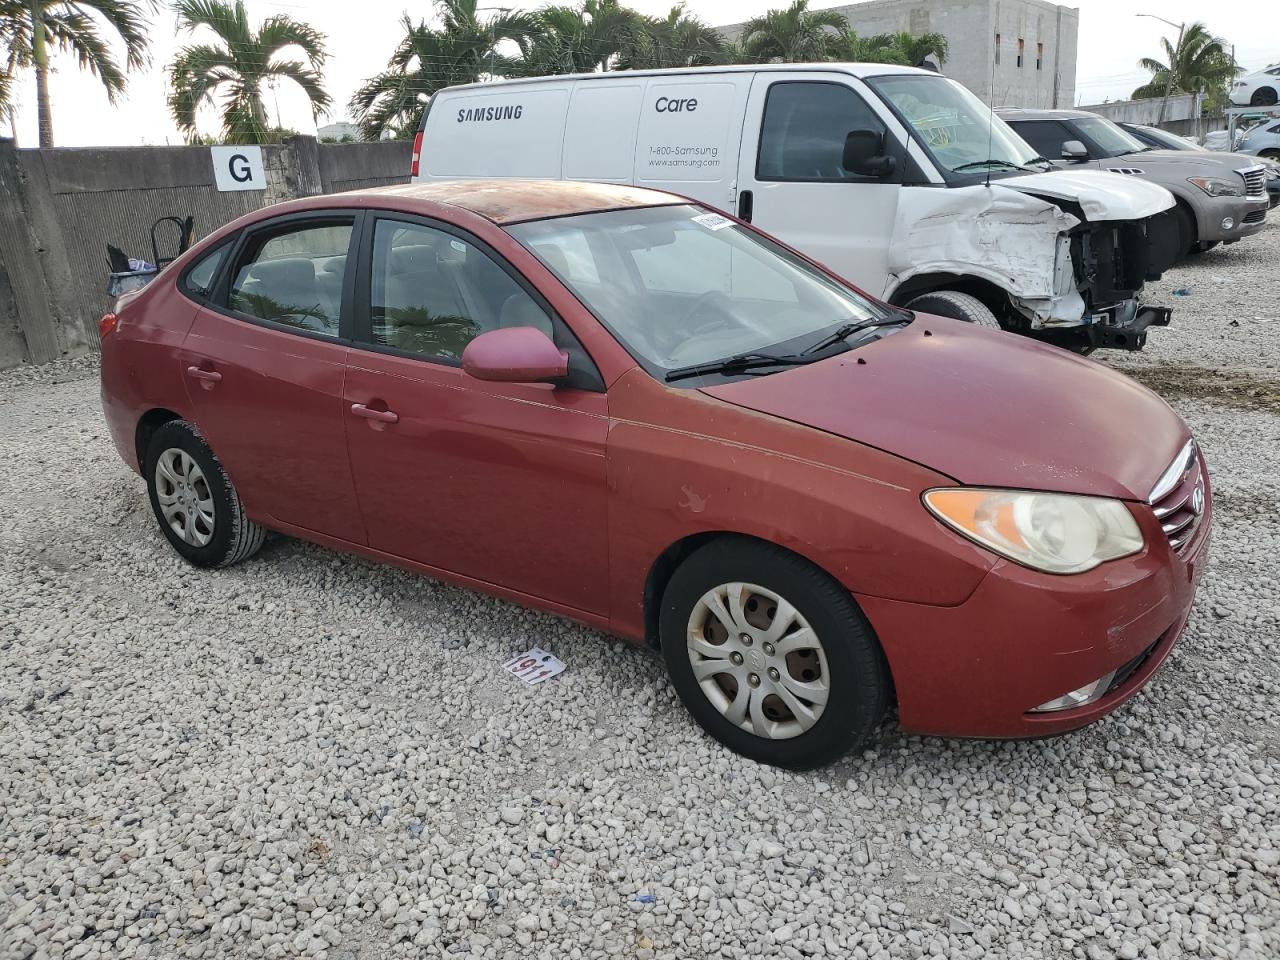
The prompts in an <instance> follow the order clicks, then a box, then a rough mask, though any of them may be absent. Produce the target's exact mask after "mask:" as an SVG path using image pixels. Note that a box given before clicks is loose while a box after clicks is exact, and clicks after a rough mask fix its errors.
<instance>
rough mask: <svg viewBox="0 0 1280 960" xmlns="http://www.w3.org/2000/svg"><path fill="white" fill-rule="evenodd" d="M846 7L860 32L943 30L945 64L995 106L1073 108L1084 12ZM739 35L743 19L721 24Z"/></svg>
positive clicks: (893, 0)
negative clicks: (946, 43) (1081, 14)
mask: <svg viewBox="0 0 1280 960" xmlns="http://www.w3.org/2000/svg"><path fill="white" fill-rule="evenodd" d="M831 9H834V10H837V11H839V12H840V13H841V14H843V15H844V16H845V18H846V19H848V21H849V25H850V26H851V27H853V29H854V30H856V31H857V32H858V34H859V35H860V36H874V35H875V34H877V33H896V32H898V31H900V30H903V31H906V32H908V33H911V34H914V35H915V36H919V35H920V34H922V33H941V34H942V35H943V36H945V37H946V38H947V41H948V44H949V46H950V50H949V55H948V57H947V62H946V63H945V64H943V65H942V71H943V73H945V74H946V75H947V76H949V77H952V78H953V79H955V80H958V81H959V82H960V83H963V84H964V85H965V86H966V87H968V88H969V89H970V90H972V91H973V92H974V93H976V94H977V95H978V96H979V97H981V98H982V99H983V100H985V101H987V102H990V103H993V105H995V106H1018V107H1071V106H1072V105H1073V104H1074V103H1075V90H1076V37H1077V34H1078V32H1079V28H1080V11H1079V10H1077V9H1076V8H1074V7H1064V6H1060V5H1059V4H1056V3H1048V2H1046V0H867V2H865V3H853V4H846V5H844V6H835V7H832V8H831ZM719 29H720V31H721V32H722V33H724V34H725V36H727V37H730V38H736V37H737V36H738V35H739V34H741V32H742V24H740V23H739V24H733V25H731V26H725V27H720V28H719Z"/></svg>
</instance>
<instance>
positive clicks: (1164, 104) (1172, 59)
mask: <svg viewBox="0 0 1280 960" xmlns="http://www.w3.org/2000/svg"><path fill="white" fill-rule="evenodd" d="M1135 16H1139V17H1150V18H1151V19H1152V20H1159V21H1160V22H1161V23H1167V24H1168V25H1169V26H1171V27H1177V28H1178V42H1177V43H1176V44H1174V46H1173V53H1172V54H1170V56H1169V79H1168V81H1167V82H1166V83H1165V85H1164V99H1163V100H1161V101H1160V116H1159V118H1158V119H1157V120H1156V126H1157V127H1158V126H1160V124H1162V123H1164V114H1165V110H1166V109H1167V108H1168V106H1169V94H1171V93H1172V92H1173V75H1174V73H1175V72H1176V68H1177V63H1176V61H1177V59H1178V51H1179V50H1181V49H1182V35H1183V33H1185V32H1186V29H1187V24H1186V22H1185V21H1184V22H1182V23H1174V22H1173V21H1172V20H1166V19H1165V18H1164V17H1157V16H1156V15H1155V14H1154V13H1139V14H1135Z"/></svg>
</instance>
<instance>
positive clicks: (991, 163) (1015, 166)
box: [951, 158, 1027, 173]
mask: <svg viewBox="0 0 1280 960" xmlns="http://www.w3.org/2000/svg"><path fill="white" fill-rule="evenodd" d="M973 167H1008V168H1009V169H1010V170H1025V169H1027V168H1026V167H1024V166H1022V164H1020V163H1010V162H1009V161H1008V160H996V159H994V158H992V159H988V160H971V161H970V162H969V163H962V164H960V166H958V167H952V168H951V172H952V173H961V172H963V171H965V170H970V169H972V168H973Z"/></svg>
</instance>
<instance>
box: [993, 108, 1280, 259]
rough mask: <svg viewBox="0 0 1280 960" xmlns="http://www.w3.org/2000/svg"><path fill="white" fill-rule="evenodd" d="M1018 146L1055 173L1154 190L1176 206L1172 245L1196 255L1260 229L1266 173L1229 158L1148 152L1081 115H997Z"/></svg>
mask: <svg viewBox="0 0 1280 960" xmlns="http://www.w3.org/2000/svg"><path fill="white" fill-rule="evenodd" d="M997 112H998V113H999V114H1000V116H1001V117H1003V118H1004V119H1005V121H1006V122H1008V124H1009V125H1010V126H1011V127H1013V129H1014V131H1015V132H1016V133H1017V134H1018V136H1020V137H1022V139H1024V140H1026V141H1027V143H1029V144H1030V145H1031V146H1032V148H1034V149H1035V150H1038V151H1039V152H1040V153H1041V155H1043V156H1045V157H1048V158H1050V159H1052V160H1053V162H1054V163H1055V164H1056V165H1057V166H1059V167H1062V168H1065V169H1069V170H1073V171H1074V170H1076V169H1079V168H1081V167H1090V168H1093V169H1098V170H1110V171H1112V172H1113V173H1120V174H1125V175H1127V176H1131V177H1140V178H1143V179H1146V180H1150V181H1151V182H1152V183H1158V184H1159V185H1160V186H1162V187H1165V188H1166V189H1168V190H1169V191H1170V192H1171V193H1172V194H1173V195H1174V197H1175V198H1176V199H1177V202H1178V205H1177V209H1176V214H1177V225H1178V246H1179V248H1180V249H1181V250H1183V251H1185V252H1187V253H1199V252H1201V251H1203V250H1208V249H1209V248H1210V247H1214V246H1216V245H1217V244H1218V243H1220V242H1221V243H1235V242H1236V241H1237V240H1240V239H1242V238H1244V237H1247V236H1250V235H1252V234H1254V233H1257V232H1258V231H1259V230H1261V229H1262V227H1263V225H1264V223H1265V222H1266V217H1267V208H1268V207H1269V206H1270V200H1269V198H1268V197H1267V189H1266V179H1267V174H1266V168H1265V167H1264V166H1263V165H1262V164H1260V163H1257V162H1252V163H1250V162H1248V161H1245V162H1241V161H1240V160H1239V159H1238V158H1235V157H1232V156H1230V155H1225V156H1223V155H1218V154H1213V153H1190V152H1186V151H1182V150H1153V149H1151V148H1150V147H1148V146H1147V145H1146V144H1144V143H1142V142H1141V141H1139V140H1137V139H1135V138H1134V137H1133V136H1132V135H1131V134H1129V133H1126V132H1125V131H1124V130H1122V129H1120V127H1118V126H1116V124H1115V123H1114V122H1112V121H1111V120H1108V119H1107V118H1106V117H1100V116H1098V115H1097V114H1095V113H1088V112H1086V111H1083V110H1021V109H1002V110H998V111H997Z"/></svg>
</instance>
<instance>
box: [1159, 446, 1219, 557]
mask: <svg viewBox="0 0 1280 960" xmlns="http://www.w3.org/2000/svg"><path fill="white" fill-rule="evenodd" d="M1204 497H1205V494H1204V473H1203V471H1202V469H1201V466H1200V457H1199V454H1198V453H1197V452H1196V445H1195V441H1194V440H1192V441H1188V442H1187V445H1186V446H1185V447H1183V448H1182V450H1181V452H1179V454H1178V456H1177V458H1176V459H1175V460H1174V461H1173V463H1171V464H1169V468H1168V469H1167V470H1166V471H1165V472H1164V474H1163V476H1161V477H1160V480H1159V482H1158V483H1157V484H1156V487H1155V489H1154V490H1152V491H1151V497H1150V500H1149V501H1148V502H1149V503H1150V504H1151V509H1152V510H1153V511H1154V512H1155V515H1156V519H1157V520H1159V521H1160V527H1161V529H1162V530H1164V534H1165V536H1166V537H1168V538H1169V544H1170V546H1172V547H1173V549H1174V550H1175V551H1180V550H1181V549H1182V548H1183V547H1185V546H1186V545H1187V542H1188V541H1190V539H1191V537H1192V535H1193V534H1195V532H1196V530H1197V529H1198V528H1199V526H1200V519H1201V518H1202V517H1203V516H1204Z"/></svg>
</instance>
